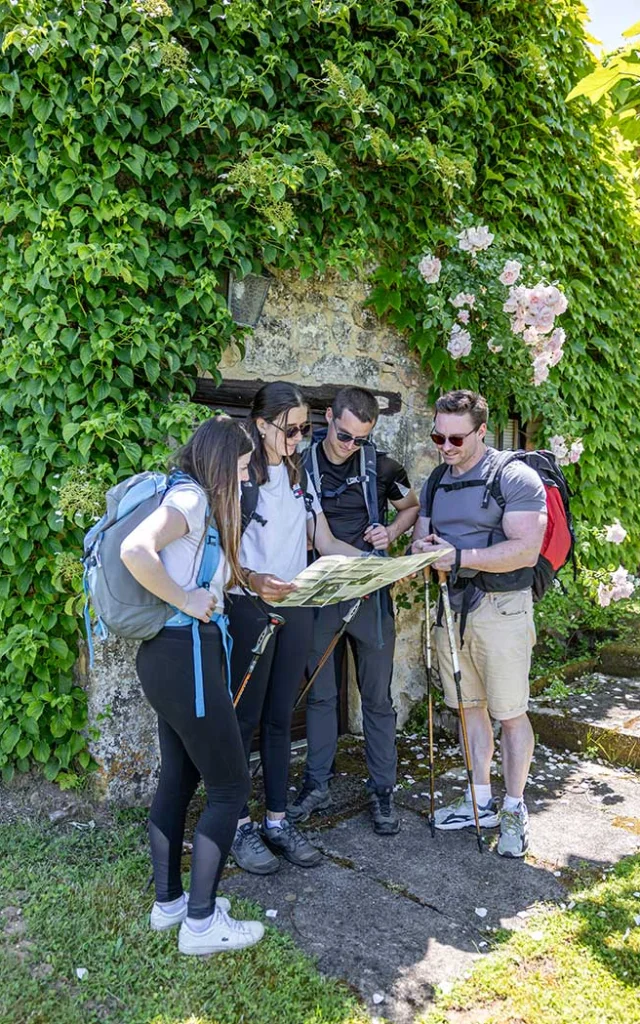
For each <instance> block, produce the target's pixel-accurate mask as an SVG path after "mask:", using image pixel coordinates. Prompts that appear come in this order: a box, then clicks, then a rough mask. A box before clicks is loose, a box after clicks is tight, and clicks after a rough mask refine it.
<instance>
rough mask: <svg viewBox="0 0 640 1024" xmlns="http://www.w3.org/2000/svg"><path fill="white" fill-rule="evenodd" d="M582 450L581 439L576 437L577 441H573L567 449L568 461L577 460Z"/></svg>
mask: <svg viewBox="0 0 640 1024" xmlns="http://www.w3.org/2000/svg"><path fill="white" fill-rule="evenodd" d="M583 451H584V445H583V443H582V441H581V440H580V439H579V438H578V440H577V441H574V442H573V444H572V445H571V448H570V449H569V462H577V461H578V459H579V458H580V456H581V455H582V453H583Z"/></svg>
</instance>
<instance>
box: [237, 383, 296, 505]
mask: <svg viewBox="0 0 640 1024" xmlns="http://www.w3.org/2000/svg"><path fill="white" fill-rule="evenodd" d="M301 406H302V407H304V408H308V403H307V402H306V401H305V398H304V395H303V394H302V391H300V388H297V387H296V386H295V384H289V383H288V381H283V380H275V381H271V382H270V383H269V384H263V386H262V387H261V388H260V390H259V391H256V394H255V397H254V399H253V405H252V406H251V412H250V413H249V416H248V418H247V421H246V423H247V429H248V431H249V433H250V435H251V439H252V441H253V446H254V447H253V455H252V456H251V470H252V472H253V475H255V478H256V483H257V484H258V487H260V486H261V485H262V484H265V483H266V482H267V480H268V479H269V460H268V458H267V453H266V451H265V448H264V442H263V440H262V438H261V437H260V431H259V430H258V426H257V424H256V420H257V419H263V420H267V422H268V423H273V421H274V420H277V418H278V416H281V415H283V414H284V423H283V426H284V429H285V430H286V429H287V422H288V415H289V412H290V411H291V409H299V408H300V407H301ZM284 463H285V465H286V467H287V472H288V474H289V483H290V484H291V486H292V487H295V485H296V484H299V483H300V463H301V460H300V456H299V455H298V454H297V453H296V454H295V455H293V456H291V458H290V457H289V456H288V455H285V456H284Z"/></svg>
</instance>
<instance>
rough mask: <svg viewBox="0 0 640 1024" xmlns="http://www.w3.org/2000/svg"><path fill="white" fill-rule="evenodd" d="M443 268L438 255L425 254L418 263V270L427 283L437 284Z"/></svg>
mask: <svg viewBox="0 0 640 1024" xmlns="http://www.w3.org/2000/svg"><path fill="white" fill-rule="evenodd" d="M441 270H442V261H441V260H439V259H438V257H437V256H423V257H422V259H421V260H420V262H419V263H418V272H419V273H420V275H421V276H422V277H423V278H424V280H425V281H426V283H427V284H437V283H438V281H439V279H440V271H441Z"/></svg>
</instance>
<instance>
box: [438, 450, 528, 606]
mask: <svg viewBox="0 0 640 1024" xmlns="http://www.w3.org/2000/svg"><path fill="white" fill-rule="evenodd" d="M494 453H495V449H493V448H487V453H486V455H484V456H483V457H482V459H481V460H480V462H478V463H477V464H476V465H475V466H473V468H472V469H470V470H469V471H468V472H467V473H461V474H460V475H458V476H454V475H453V473H452V472H451V467H450V466H449V467H448V468H447V470H446V471H445V473H444V475H443V477H442V479H441V481H440V484H439V486H438V489H437V490H436V493H435V495H434V499H433V511H432V516H431V529H432V531H433V532H434V533H437V534H438V536H439V537H442V539H443V540H446V541H447V543H449V544H452V545H453V546H454V547H456V548H460V549H462V550H466V549H468V548H486V547H488V546H489V542H491V544H500V543H501V542H502V541H505V540H506V539H507V537H506V535H505V533H504V531H503V529H502V517H503V515H504V513H505V512H546V510H547V500H546V496H545V490H544V486H543V484H542V480H541V479H540V477H539V476H538V474H537V473H536V472H535V470H533V469H531V467H530V466H527V465H525V464H524V463H523V462H520V461H519V460H518V459H514V460H513V461H512V462H510V463H508V465H506V466H505V467H504V469H503V470H502V472H501V474H500V491H501V494H502V497H503V498H504V502H505V506H504V509H502V508H500V506H499V505H498V502H497V501H496V500H495V498H494V497H493V495H491V497H490V498H489V504H488V506H487V508H486V509H483V508H482V499H483V497H484V486H482V484H479V485H478V486H475V487H461V488H456V490H451V491H447V490H445V487H446V485H447V484H450V483H455V484H460V483H463V482H464V483H466V482H468V481H470V480H478V481H482V482H484V483H486V481H487V479H488V477H489V475H490V473H491V469H492V464H493V459H492V458H491V457H490V456H491V455H493V454H494ZM420 515H421V516H422V517H427V484H426V483H425V484H424V486H423V488H422V491H421V492H420ZM459 596H460V592H459V591H458V592H456V591H453V593H452V607H455V606H456V605H458V604H459V603H460V602H459V601H458V600H457V598H458V597H459ZM481 599H482V592H481V591H478V592H477V593H476V594H474V596H473V600H472V603H471V608H474V607H476V605H477V604H479V602H480V601H481ZM458 610H459V609H458Z"/></svg>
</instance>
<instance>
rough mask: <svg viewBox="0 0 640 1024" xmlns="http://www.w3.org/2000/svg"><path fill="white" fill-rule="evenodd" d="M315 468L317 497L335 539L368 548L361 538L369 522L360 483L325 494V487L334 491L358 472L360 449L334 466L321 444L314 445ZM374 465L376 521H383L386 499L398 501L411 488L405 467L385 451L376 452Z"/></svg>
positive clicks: (357, 474)
mask: <svg viewBox="0 0 640 1024" xmlns="http://www.w3.org/2000/svg"><path fill="white" fill-rule="evenodd" d="M317 453H318V469H319V470H320V477H321V481H322V493H320V501H321V503H322V511H323V512H324V514H325V515H326V517H327V520H328V522H329V526H330V527H331V532H332V533H333V535H334V537H337V538H338V540H343V541H346V542H347V544H353V545H354V546H355V547H357V548H360V550H361V551H370V550H371V545H370V544H367V543H366V541H365V540H363V534H364V532H365V530H366V529H367V527H368V526H369V517H368V515H367V506H366V502H365V499H364V493H363V490H362V484H359V483H358V484H351V485H350V486H349V487H347V488H346V490H344V491H343V492H342V494H340V495H339V496H338V497H337V498H327V497H325V492H326V491H335V490H337V489H338V487H340V485H341V484H342V483H344V481H345V480H346V479H347V477H353V476H360V452H359V451H356V452H354V454H353V455H352V456H351V458H350V459H347V461H346V462H343V463H341V465H339V466H336V465H335V463H333V462H330V461H329V459H328V458H327V456H326V455H325V453H324V448H323V446H322V444H319V445H318V447H317ZM377 469H378V478H377V484H378V521H379V522H381V523H383V522H384V519H385V514H386V511H387V502H388V501H402V499H403V498H404V497H406V495H407V494H408V492H409V491H410V489H411V484H410V483H409V477H408V476H407V473H406V470H405V469H404V467H403V466H401V465H400V463H399V462H396V460H395V459H392V458H390V457H389V456H388V455H382V454H380V453H378V454H377Z"/></svg>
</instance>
